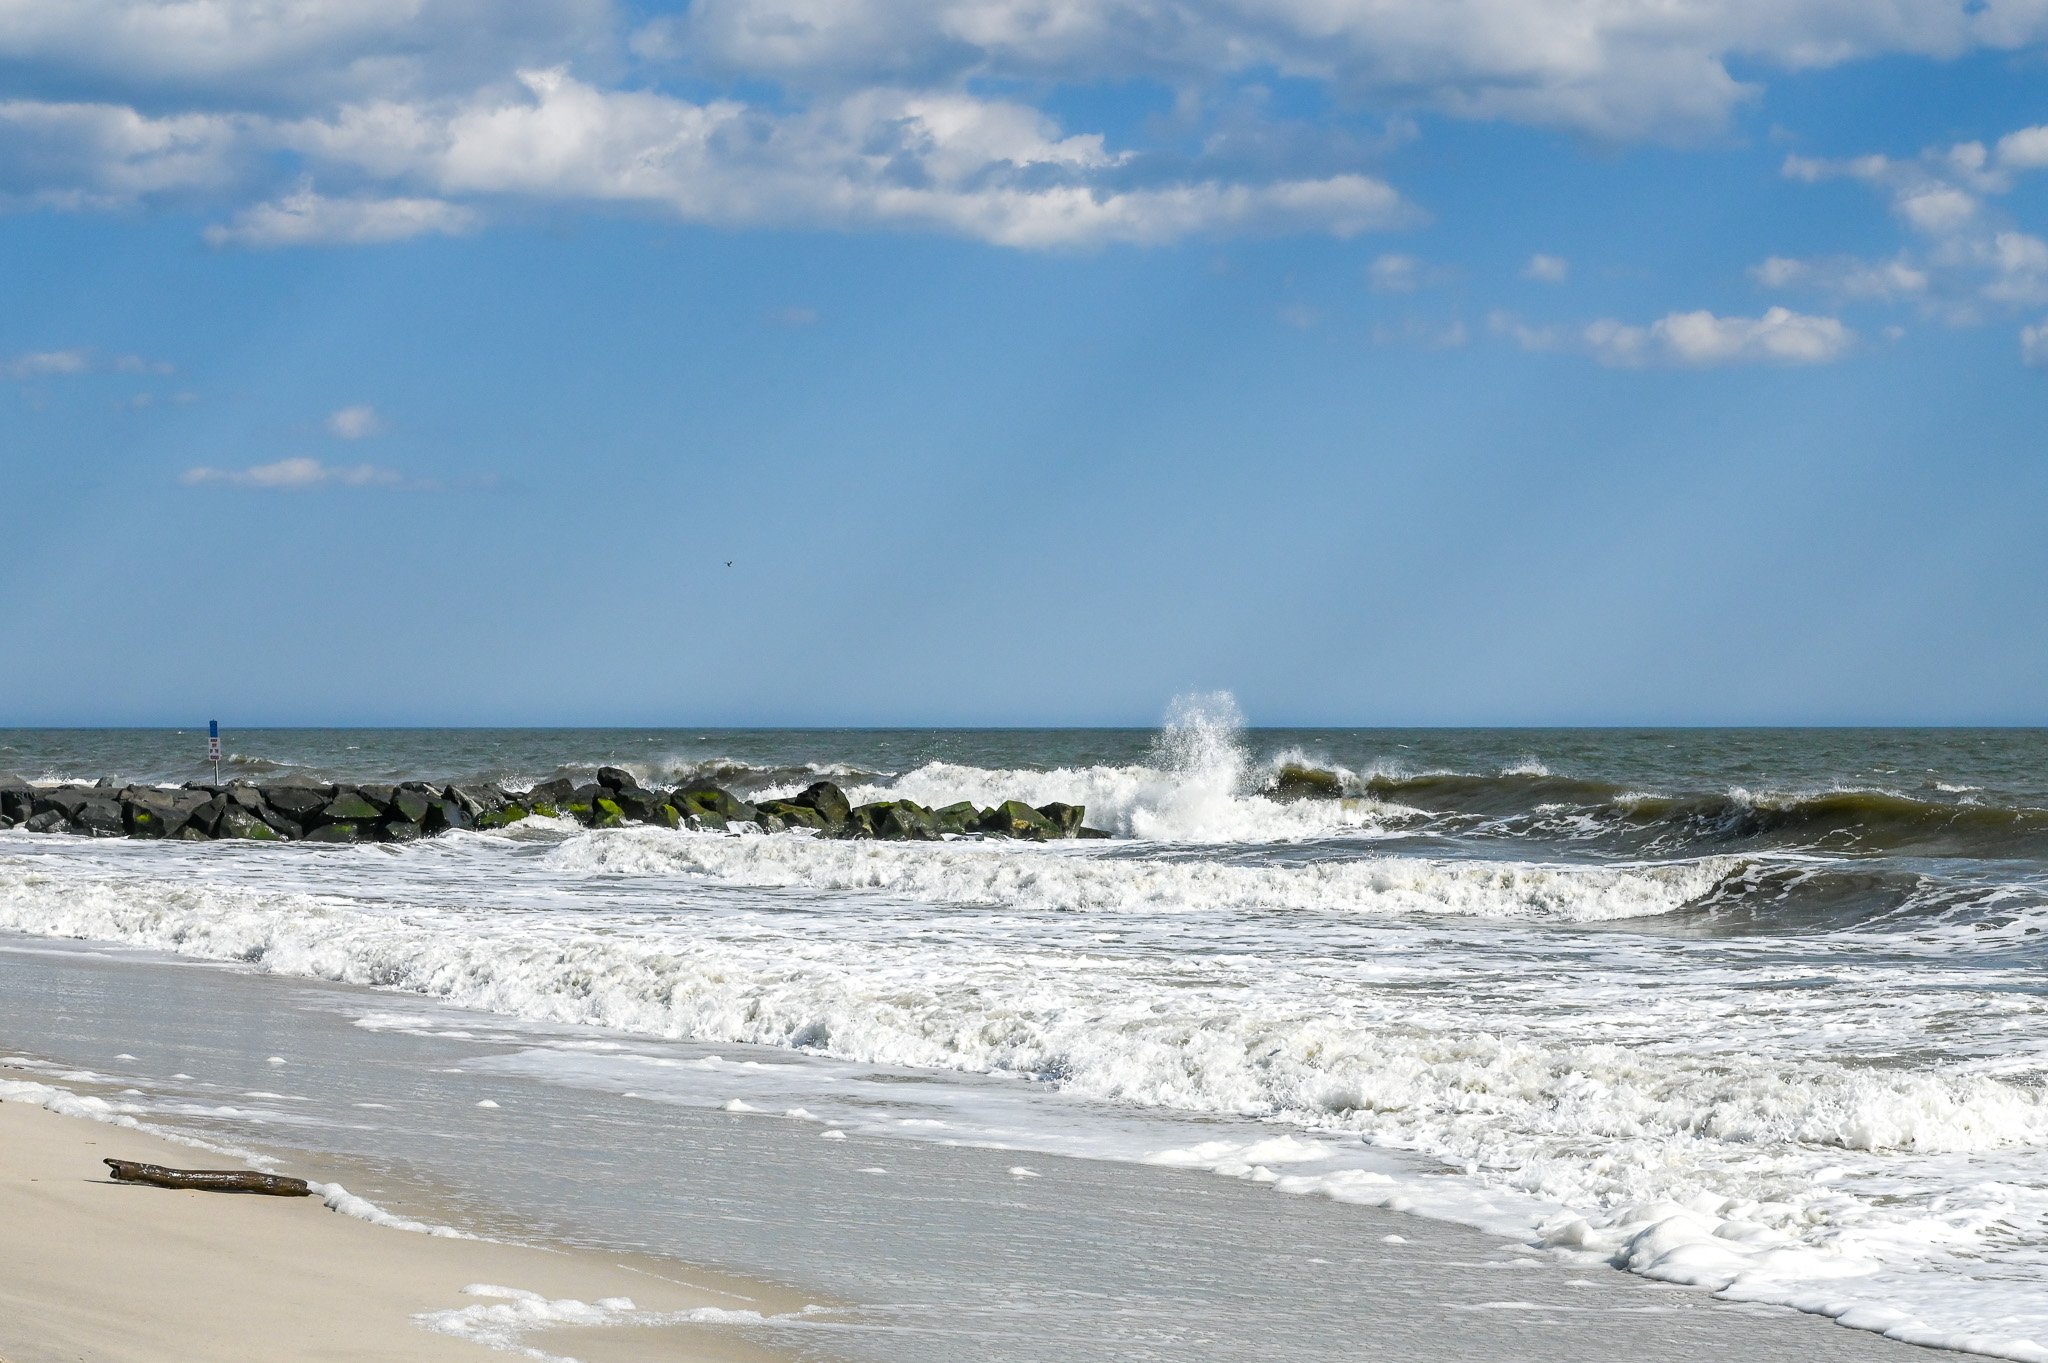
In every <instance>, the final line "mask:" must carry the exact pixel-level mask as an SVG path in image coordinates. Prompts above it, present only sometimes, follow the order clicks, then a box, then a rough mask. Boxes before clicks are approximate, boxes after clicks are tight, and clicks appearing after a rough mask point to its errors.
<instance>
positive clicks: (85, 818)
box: [71, 800, 128, 838]
mask: <svg viewBox="0 0 2048 1363" xmlns="http://www.w3.org/2000/svg"><path fill="white" fill-rule="evenodd" d="M71 827H72V828H73V830H75V831H77V832H80V833H87V834H90V835H91V836H93V837H95V838H118V837H121V836H123V835H124V834H126V833H127V831H128V818H127V816H126V815H125V814H123V813H122V812H121V806H120V805H118V804H116V803H115V802H114V801H112V800H87V801H86V802H85V803H84V804H82V805H80V806H79V808H78V812H77V813H76V814H74V815H72V816H71Z"/></svg>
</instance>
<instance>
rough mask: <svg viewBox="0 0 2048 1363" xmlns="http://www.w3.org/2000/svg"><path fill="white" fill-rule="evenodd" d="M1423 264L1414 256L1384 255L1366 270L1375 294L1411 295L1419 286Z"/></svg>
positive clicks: (1366, 275)
mask: <svg viewBox="0 0 2048 1363" xmlns="http://www.w3.org/2000/svg"><path fill="white" fill-rule="evenodd" d="M1421 272H1422V262H1421V261H1419V260H1417V259H1416V258H1415V257H1414V256H1402V255H1384V256H1381V257H1380V258H1379V259H1377V260H1375V261H1373V263H1372V264H1371V265H1368V266H1367V267H1366V270H1365V277H1366V279H1367V280H1368V281H1369V282H1370V283H1371V285H1372V289H1373V292H1374V293H1410V292H1413V291H1414V290H1415V288H1416V287H1417V286H1418V283H1419V280H1418V276H1419V275H1420V274H1421Z"/></svg>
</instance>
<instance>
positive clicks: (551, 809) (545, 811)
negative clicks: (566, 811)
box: [529, 800, 562, 819]
mask: <svg viewBox="0 0 2048 1363" xmlns="http://www.w3.org/2000/svg"><path fill="white" fill-rule="evenodd" d="M529 812H530V813H534V814H538V815H540V816H541V817H542V818H544V819H559V818H561V817H562V811H561V810H560V809H559V808H557V807H556V806H554V805H551V804H549V803H548V802H547V801H545V800H537V801H535V802H534V806H533V808H532V810H530V811H529Z"/></svg>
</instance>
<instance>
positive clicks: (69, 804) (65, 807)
mask: <svg viewBox="0 0 2048 1363" xmlns="http://www.w3.org/2000/svg"><path fill="white" fill-rule="evenodd" d="M92 798H93V794H92V789H91V787H89V786H51V787H49V788H48V789H46V790H39V791H37V792H36V798H35V801H34V808H32V809H31V810H30V811H29V812H30V813H31V814H47V813H49V812H51V811H52V810H54V811H56V812H57V813H58V814H59V815H61V816H62V817H63V820H64V822H65V823H69V822H71V820H73V819H75V818H77V817H78V811H79V810H81V809H84V808H85V802H86V801H87V800H90V799H92Z"/></svg>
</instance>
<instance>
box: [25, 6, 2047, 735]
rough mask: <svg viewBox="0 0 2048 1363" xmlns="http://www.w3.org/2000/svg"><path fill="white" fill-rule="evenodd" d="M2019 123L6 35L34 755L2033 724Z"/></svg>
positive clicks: (1950, 81)
mask: <svg viewBox="0 0 2048 1363" xmlns="http://www.w3.org/2000/svg"><path fill="white" fill-rule="evenodd" d="M2044 59H2048V6H2043V5H2041V4H2039V3H2035V2H2033V0H2029V2H2028V3H1991V4H1967V5H1965V4H1955V3H1945V2H1938V0H1895V3H1892V4H1890V5H1887V6H1874V5H1869V6H1856V5H1850V6H1845V5H1841V4H1839V3H1835V2H1834V0H1777V3H1771V4H1763V3H1744V2H1743V0H1721V3H1712V4H1709V3H1701V2H1700V0H1671V3H1660V4H1650V3H1636V2H1635V0H1604V2H1602V3H1593V2H1592V0H1577V2H1571V0H1372V2H1371V3H1367V0H1319V3H1308V2H1307V0H1300V2H1299V3H1289V4H1261V5H1256V6H1254V5H1249V4H1242V3H1235V4H1234V3H1226V2H1224V0H1186V3H1183V4H1181V5H1179V6H1177V7H1170V8H1169V7H1162V6H1160V5H1158V4H1156V3H1152V0H1061V3H1058V4H1053V3H1050V0H938V2H936V3H931V4H922V5H904V4H896V3H887V2H886V0H709V2H708V3H707V2H706V0H699V3H698V4H696V5H695V6H690V7H675V8H664V7H659V6H629V5H614V4H608V3H605V2H604V0H511V2H509V3H490V4H486V3H482V0H352V3H348V4H342V3H338V2H337V3H329V0H306V3H303V4H300V5H295V6H292V7H278V6H274V5H271V4H267V3H259V0H214V2H213V3H208V4H198V3H151V2H149V0H71V2H70V3H34V2H28V3H23V4H19V5H12V6H6V7H0V81H4V82H5V89H4V90H0V208H4V209H5V212H4V213H0V412H4V413H5V414H6V420H5V421H4V422H0V477H4V483H0V488H4V493H0V535H4V543H5V544H6V545H7V546H8V548H7V553H6V560H7V563H8V565H9V568H8V572H7V582H6V587H5V589H4V591H0V642H4V644H5V648H4V650H0V652H4V653H5V655H6V656H7V657H8V658H9V661H10V663H11V666H10V667H8V668H7V669H6V679H5V680H4V681H0V723H14V724H70V723H78V724H116V723H139V724H155V723H166V724H185V723H190V722H193V721H194V720H195V719H205V718H208V717H213V716H216V715H217V716H219V717H220V718H222V719H223V720H225V721H227V722H229V723H230V724H240V725H243V726H253V725H258V724H283V723H336V724H344V723H372V724H374V723H392V724H415V723H423V724H440V723H455V724H462V723H475V724H498V723H531V724H604V723H621V724H677V725H713V724H954V723H965V724H974V723H987V724H1039V723H1051V724H1058V723H1137V724H1144V723H1150V722H1152V721H1154V720H1155V719H1156V718H1157V716H1158V715H1159V713H1160V711H1161V710H1162V709H1163V707H1164V705H1165V703H1166V701H1167V699H1168V698H1169V697H1170V696H1172V695H1173V694H1175V693H1177V692H1182V691H1187V690H1210V689H1217V688H1227V689H1230V690H1232V691H1234V692H1235V693H1236V694H1237V696H1238V699H1239V702H1240V704H1241V705H1242V707H1243V708H1244V709H1245V711H1246V712H1247V714H1248V715H1249V717H1250V718H1251V719H1252V721H1253V722H1255V723H1261V724H1290V723H1303V724H1317V723H1329V724H1361V725H1364V724H1405V723H1415V724H1638V723H1864V722H1871V723H1979V722H1981V723H2048V680H2044V679H2048V667H2044V664H2048V600H2044V597H2048V593H2044V589H2043V585H2042V584H2043V583H2044V582H2048V537H2044V535H2043V519H2044V517H2043V512H2042V508H2043V506H2044V495H2043V494H2044V491H2048V489H2044V486H2043V484H2044V482H2048V473H2044V469H2043V460H2042V457H2041V456H2042V453H2043V434H2042V432H2043V429H2044V426H2043V416H2044V414H2048V241H2044V240H2043V238H2044V237H2048V65H2044ZM728 562H730V564H731V566H730V567H728V566H727V564H728Z"/></svg>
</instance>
